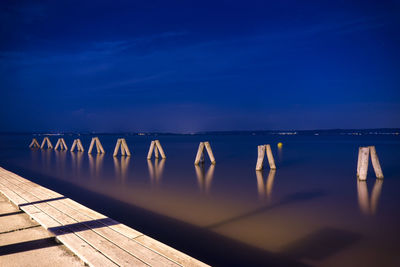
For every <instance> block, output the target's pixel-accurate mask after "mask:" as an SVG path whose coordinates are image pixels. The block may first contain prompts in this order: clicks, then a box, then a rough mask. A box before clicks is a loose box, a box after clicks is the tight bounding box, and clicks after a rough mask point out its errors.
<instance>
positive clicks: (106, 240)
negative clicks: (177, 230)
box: [0, 167, 207, 266]
mask: <svg viewBox="0 0 400 267" xmlns="http://www.w3.org/2000/svg"><path fill="white" fill-rule="evenodd" d="M0 192H2V193H3V194H4V195H5V196H6V197H8V198H9V199H10V200H11V201H12V202H13V203H14V204H15V205H17V206H19V207H20V209H21V210H23V211H25V212H26V213H28V214H29V215H30V216H31V217H32V218H33V219H35V220H36V221H38V222H39V223H40V224H41V225H42V226H44V227H45V228H47V229H49V230H50V231H52V232H53V233H55V235H56V236H57V238H58V239H59V240H60V241H61V242H62V243H64V244H65V245H66V246H67V247H68V248H69V249H70V250H71V251H73V252H74V253H75V254H77V255H78V256H79V257H80V258H81V259H82V260H83V261H85V262H86V263H88V264H89V265H92V266H112V265H120V266H126V265H135V266H140V265H151V266H207V265H206V264H204V263H202V262H200V261H198V260H196V259H194V258H192V257H190V256H188V255H186V254H184V253H182V252H180V251H178V250H176V249H173V248H171V247H169V246H168V245H165V244H163V243H161V242H159V241H157V240H155V239H153V238H150V237H148V236H146V235H143V234H142V233H140V232H138V231H136V230H134V229H132V228H130V227H128V226H126V225H123V224H121V223H119V222H117V221H115V220H113V219H111V218H108V217H107V216H105V215H103V214H101V213H98V212H96V211H94V210H91V209H89V208H87V207H85V206H83V205H81V204H79V203H78V202H76V201H73V200H71V199H69V198H66V197H64V196H63V195H61V194H59V193H57V192H55V191H53V190H50V189H48V188H45V187H42V186H40V185H38V184H35V183H33V182H31V181H29V180H28V179H25V178H23V177H21V176H19V175H17V174H15V173H12V172H10V171H7V170H5V169H3V168H1V167H0Z"/></svg>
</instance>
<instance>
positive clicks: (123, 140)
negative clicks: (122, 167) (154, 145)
mask: <svg viewBox="0 0 400 267" xmlns="http://www.w3.org/2000/svg"><path fill="white" fill-rule="evenodd" d="M121 142H122V144H121V145H122V146H123V147H124V150H125V153H126V155H127V156H128V157H130V156H131V151H130V150H129V148H128V144H127V143H126V141H125V138H122V140H121Z"/></svg>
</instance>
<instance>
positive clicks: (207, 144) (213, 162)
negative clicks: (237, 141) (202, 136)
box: [204, 141, 216, 164]
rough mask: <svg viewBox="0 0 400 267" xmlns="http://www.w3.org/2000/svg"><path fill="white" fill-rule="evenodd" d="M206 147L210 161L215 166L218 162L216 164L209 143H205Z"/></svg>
mask: <svg viewBox="0 0 400 267" xmlns="http://www.w3.org/2000/svg"><path fill="white" fill-rule="evenodd" d="M204 145H205V147H206V150H207V154H208V157H209V158H210V160H211V164H215V163H216V162H215V158H214V154H213V152H212V149H211V146H210V143H209V142H208V141H207V142H204Z"/></svg>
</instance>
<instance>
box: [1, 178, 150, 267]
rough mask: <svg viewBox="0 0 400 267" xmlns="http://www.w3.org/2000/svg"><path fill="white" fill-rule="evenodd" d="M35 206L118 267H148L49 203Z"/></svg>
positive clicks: (26, 194) (25, 194)
mask: <svg viewBox="0 0 400 267" xmlns="http://www.w3.org/2000/svg"><path fill="white" fill-rule="evenodd" d="M3 178H4V176H3ZM5 180H7V178H5ZM8 187H9V188H11V189H12V190H13V191H14V192H16V193H17V194H19V195H20V196H21V195H23V197H24V198H25V199H26V200H28V201H30V202H38V201H40V200H42V199H40V198H37V197H36V196H34V195H33V194H31V193H30V192H28V191H25V190H23V189H22V188H20V187H19V186H17V185H13V186H12V185H10V184H9V185H8ZM33 205H34V206H35V207H37V208H38V209H40V210H41V211H42V212H44V213H46V214H47V215H49V216H50V217H51V218H53V219H54V220H55V221H57V222H59V223H60V224H61V225H63V226H65V228H66V229H69V230H70V231H72V232H74V233H75V234H76V235H77V236H79V237H80V238H82V239H83V240H84V241H86V242H87V243H88V244H90V245H91V246H93V247H94V248H95V249H97V250H99V251H101V253H102V254H104V255H105V256H106V257H107V258H109V259H112V261H113V262H115V263H117V264H118V265H123V266H125V265H134V266H146V264H144V262H142V261H140V260H139V259H138V258H136V257H134V256H132V255H130V254H129V253H127V252H126V251H125V250H123V249H121V248H119V247H118V246H116V245H115V244H114V243H112V242H110V241H109V240H107V239H105V238H104V237H102V236H100V235H98V234H97V233H95V232H94V231H93V230H91V229H89V228H88V227H87V226H85V225H84V224H82V223H79V222H78V221H77V220H75V219H73V218H72V217H70V216H68V215H66V214H64V213H63V212H61V211H59V210H58V209H56V208H54V207H53V206H51V205H50V204H49V203H46V202H42V203H35V204H33ZM45 227H46V226H45ZM46 228H49V230H51V228H50V227H48V226H47V227H46Z"/></svg>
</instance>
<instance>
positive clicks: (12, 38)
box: [0, 0, 400, 132]
mask: <svg viewBox="0 0 400 267" xmlns="http://www.w3.org/2000/svg"><path fill="white" fill-rule="evenodd" d="M0 8H1V9H0V38H1V42H0V88H1V91H0V98H1V100H2V101H1V107H0V125H1V128H0V131H106V132H116V131H170V132H195V131H207V130H272V129H282V130H283V129H299V130H301V129H330V128H379V127H400V75H399V74H400V49H399V48H400V30H399V29H400V15H399V12H400V1H348V0H346V1H240V2H239V1H196V2H195V1H183V0H181V1H151V0H148V1H107V2H106V1H99V0H96V1H1V3H0Z"/></svg>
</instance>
